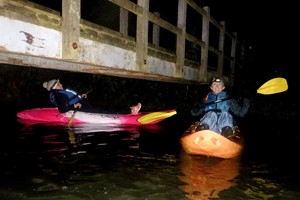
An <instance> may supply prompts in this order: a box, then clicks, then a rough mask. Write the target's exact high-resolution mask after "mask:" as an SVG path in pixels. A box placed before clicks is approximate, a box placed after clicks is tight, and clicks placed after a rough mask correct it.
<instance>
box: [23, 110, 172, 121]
mask: <svg viewBox="0 0 300 200" xmlns="http://www.w3.org/2000/svg"><path fill="white" fill-rule="evenodd" d="M73 114H74V111H69V112H66V113H60V112H59V111H58V109H57V108H32V109H27V110H23V111H20V112H18V113H17V117H18V118H20V119H25V120H31V121H35V122H37V123H49V122H51V123H60V124H66V125H68V123H69V121H70V118H71V117H73V121H72V124H73V125H77V124H102V125H108V124H110V125H143V124H156V123H159V122H160V121H162V120H164V119H166V118H168V117H171V116H173V115H175V114H176V111H175V110H165V111H159V112H141V113H138V114H137V115H131V114H103V113H89V112H81V111H77V112H76V113H75V114H74V115H73Z"/></svg>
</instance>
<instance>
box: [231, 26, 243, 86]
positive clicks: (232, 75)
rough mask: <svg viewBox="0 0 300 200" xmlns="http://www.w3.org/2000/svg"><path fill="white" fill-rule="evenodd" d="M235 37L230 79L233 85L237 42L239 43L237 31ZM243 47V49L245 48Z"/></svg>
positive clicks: (232, 47) (232, 48)
mask: <svg viewBox="0 0 300 200" xmlns="http://www.w3.org/2000/svg"><path fill="white" fill-rule="evenodd" d="M233 35H234V39H232V40H231V52H230V56H231V58H232V60H231V61H230V80H231V82H230V83H231V85H234V74H235V65H236V44H237V33H236V32H234V33H233ZM243 48H244V47H242V48H241V49H243Z"/></svg>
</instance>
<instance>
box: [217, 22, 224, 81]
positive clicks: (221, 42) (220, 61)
mask: <svg viewBox="0 0 300 200" xmlns="http://www.w3.org/2000/svg"><path fill="white" fill-rule="evenodd" d="M220 24H221V25H222V29H221V30H220V34H219V51H220V52H221V55H218V69H217V75H218V77H222V76H223V68H224V41H225V22H224V21H221V22H220Z"/></svg>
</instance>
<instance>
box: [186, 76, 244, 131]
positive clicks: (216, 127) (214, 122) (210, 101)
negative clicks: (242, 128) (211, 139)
mask: <svg viewBox="0 0 300 200" xmlns="http://www.w3.org/2000/svg"><path fill="white" fill-rule="evenodd" d="M210 89H211V91H210V92H209V93H208V94H207V96H206V97H205V98H204V99H202V101H201V103H200V106H199V107H198V108H194V109H192V110H191V114H192V115H193V116H199V115H202V114H203V113H204V115H203V117H202V118H201V119H200V126H199V127H198V128H197V130H196V131H200V130H208V129H209V130H211V131H214V132H216V133H219V134H222V135H223V136H225V137H228V136H230V135H232V133H233V127H234V118H233V116H232V115H231V113H230V112H232V113H233V114H234V115H236V116H238V117H244V116H245V115H246V114H247V113H248V110H249V107H250V100H249V99H247V98H244V101H243V105H240V104H239V103H238V102H237V101H236V100H235V99H232V98H230V96H229V95H228V94H227V92H226V91H224V89H225V85H224V82H223V80H222V79H220V78H214V79H213V80H212V82H211V85H210Z"/></svg>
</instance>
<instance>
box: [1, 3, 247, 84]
mask: <svg viewBox="0 0 300 200" xmlns="http://www.w3.org/2000/svg"><path fill="white" fill-rule="evenodd" d="M102 1H106V3H107V2H110V3H112V5H114V6H118V7H119V12H118V13H113V12H110V14H111V15H119V26H118V27H119V30H113V29H112V28H111V27H109V25H108V26H105V27H104V26H103V25H102V24H97V23H99V21H101V20H98V21H97V23H95V22H90V21H88V20H87V19H85V18H88V17H85V16H84V15H83V14H84V13H83V12H81V10H82V8H81V6H82V5H83V4H86V3H87V2H89V3H91V2H90V1H80V0H62V5H61V10H60V8H58V10H57V11H58V12H56V11H54V10H51V9H49V8H47V9H46V8H44V7H42V6H41V5H37V4H35V3H32V2H29V1H20V0H11V1H8V0H0V3H1V5H0V11H1V13H2V14H0V16H5V17H9V18H10V19H16V18H17V19H19V20H22V21H27V22H30V23H33V24H38V25H39V26H46V27H50V28H53V29H56V30H59V31H61V33H62V45H61V46H62V47H61V48H62V49H61V57H59V56H58V58H59V59H61V61H62V62H68V61H72V62H73V63H72V65H73V66H74V62H75V64H78V67H73V68H72V67H71V66H70V65H68V64H67V63H64V64H62V65H60V66H59V67H58V69H63V70H71V71H83V72H87V73H100V74H108V75H117V76H129V77H131V76H132V77H134V78H142V79H154V80H164V81H175V82H181V81H183V82H184V81H187V82H188V81H192V82H198V83H208V82H209V81H210V80H211V78H212V77H214V76H219V77H223V78H225V81H226V82H227V83H229V84H231V85H232V84H233V81H234V72H235V68H236V66H238V65H242V61H243V60H242V55H244V52H243V50H244V47H243V43H240V42H239V41H238V39H237V33H232V34H231V33H228V32H227V31H226V28H225V22H224V21H221V22H220V23H219V22H218V21H216V20H215V19H214V18H212V17H211V16H210V8H209V7H204V8H201V7H200V6H199V5H197V4H196V3H195V2H194V1H193V0H178V5H177V16H170V18H173V19H177V25H173V24H172V23H171V22H169V21H167V20H164V19H162V18H161V17H160V13H159V12H150V8H151V5H152V4H151V0H137V4H136V3H134V2H132V1H129V0H102ZM40 2H41V3H43V1H40ZM169 4H174V3H173V2H169ZM22 5H26V6H23V7H22ZM44 6H47V5H44ZM15 7H18V8H21V7H22V9H26V12H24V10H23V11H22V10H20V9H18V10H16V9H15ZM7 9H11V11H10V12H8V11H7ZM42 10H43V11H42ZM2 11H3V12H2ZM18 11H19V13H17V14H16V12H18ZM45 12H47V13H49V15H48V16H47V17H46V16H45V15H46V14H45ZM60 12H61V15H62V17H60ZM12 13H13V14H12ZM22 13H24V15H26V18H22V17H21V15H22ZM192 14H193V21H194V22H196V23H198V24H194V25H192V27H193V28H194V29H192V30H191V29H190V28H189V27H188V26H187V18H188V17H189V16H191V15H192ZM42 15H43V17H46V18H45V19H42V18H41V16H42ZM100 15H101V13H100ZM195 16H196V18H195ZM94 17H96V16H94ZM98 17H99V18H101V16H98ZM102 18H103V16H102ZM129 18H130V19H129ZM132 19H134V20H135V22H136V23H132V21H131V20H132ZM60 23H61V27H60ZM189 23H190V22H189ZM200 25H202V26H201V27H199V26H200ZM0 26H1V25H0ZM133 26H135V27H133ZM133 28H135V30H136V31H135V33H133V34H132V33H129V30H132V29H133ZM195 29H197V30H195ZM0 32H1V31H0ZM162 32H164V33H165V35H167V36H170V38H172V39H173V40H171V41H173V43H172V44H173V45H170V46H166V45H165V46H163V45H162V42H161V40H162V39H164V38H163V37H164V36H162V35H163V34H162ZM197 33H201V34H200V35H199V34H198V35H197ZM149 35H150V36H152V37H149ZM81 38H85V39H89V40H93V41H97V42H99V43H101V44H109V45H113V46H115V47H119V48H123V49H126V50H127V51H134V52H135V66H133V67H132V68H130V69H129V72H124V71H126V70H127V69H123V67H122V66H121V67H120V66H117V64H114V66H113V67H110V66H106V65H102V64H99V63H97V62H95V61H93V60H89V59H88V60H84V59H85V57H84V56H83V52H84V50H86V52H88V51H89V50H88V48H89V47H87V45H84V44H82V43H83V42H82V41H81ZM170 38H167V39H168V40H170ZM0 42H1V39H0ZM0 45H2V44H0ZM9 45H13V43H12V44H9ZM3 49H4V50H6V51H4V50H3ZM7 49H9V48H6V47H5V48H2V50H1V49H0V51H1V52H7ZM8 52H11V51H8ZM21 53H24V52H21ZM25 53H26V52H25ZM91 54H94V52H93V51H91ZM27 55H28V53H27ZM45 57H47V56H45ZM0 59H1V58H0ZM103 59H104V58H103ZM155 59H158V60H159V61H153V60H155ZM8 60H9V59H6V60H5V62H8ZM21 63H24V62H21ZM100 63H103V62H102V61H100ZM163 63H167V64H163ZM38 64H40V63H32V64H31V66H34V65H38ZM91 65H92V67H91ZM100 65H101V66H100ZM156 65H157V66H156ZM173 65H174V69H175V70H172V69H173V68H172V66H173ZM65 66H68V68H67V69H66V68H65ZM97 66H98V67H99V68H97ZM115 66H117V67H115ZM170 66H171V67H170ZM45 67H47V66H45ZM102 67H109V69H111V70H107V69H105V70H103V69H102ZM47 68H52V67H51V65H49V66H48V67H47ZM162 68H163V69H162ZM120 70H121V71H120ZM164 77H165V78H164Z"/></svg>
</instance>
